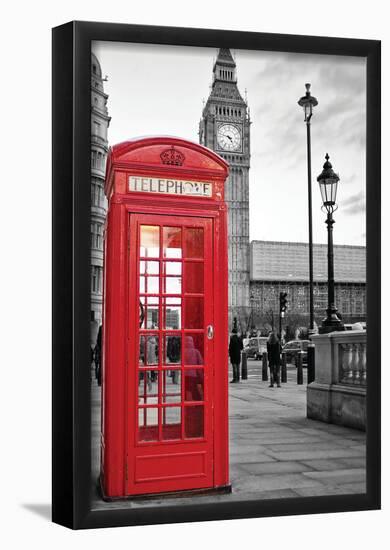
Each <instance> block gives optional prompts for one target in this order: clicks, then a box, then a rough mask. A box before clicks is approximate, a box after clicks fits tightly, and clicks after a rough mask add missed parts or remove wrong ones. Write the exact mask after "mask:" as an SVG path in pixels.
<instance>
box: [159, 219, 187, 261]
mask: <svg viewBox="0 0 390 550" xmlns="http://www.w3.org/2000/svg"><path fill="white" fill-rule="evenodd" d="M163 249H164V257H165V258H181V257H182V244H181V228H180V227H164V228H163Z"/></svg>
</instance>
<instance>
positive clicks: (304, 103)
mask: <svg viewBox="0 0 390 550" xmlns="http://www.w3.org/2000/svg"><path fill="white" fill-rule="evenodd" d="M305 86H306V94H305V95H304V96H303V97H301V99H300V100H299V101H298V105H300V106H301V107H303V111H304V113H305V122H306V130H307V189H308V206H309V306H310V329H311V330H314V305H313V222H312V206H311V141H310V121H311V117H312V116H313V107H315V106H316V105H318V101H317V99H316V98H315V97H313V96H312V95H311V94H310V86H311V84H305Z"/></svg>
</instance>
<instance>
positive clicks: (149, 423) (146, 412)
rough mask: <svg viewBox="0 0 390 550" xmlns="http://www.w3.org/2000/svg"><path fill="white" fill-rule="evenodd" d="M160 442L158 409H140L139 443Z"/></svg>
mask: <svg viewBox="0 0 390 550" xmlns="http://www.w3.org/2000/svg"><path fill="white" fill-rule="evenodd" d="M157 440H158V408H157V407H150V408H149V407H148V408H147V409H145V408H142V409H141V408H140V409H138V441H157Z"/></svg>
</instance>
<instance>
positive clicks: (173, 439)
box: [126, 214, 214, 494]
mask: <svg viewBox="0 0 390 550" xmlns="http://www.w3.org/2000/svg"><path fill="white" fill-rule="evenodd" d="M212 225H213V220H212V219H211V218H209V219H208V218H201V217H192V216H188V217H187V216H183V217H181V216H170V215H152V214H129V250H128V266H129V293H128V319H129V323H128V329H129V330H128V339H127V342H128V344H127V395H128V398H127V401H128V430H127V433H128V436H127V446H128V447H127V461H128V463H127V464H126V484H127V487H126V492H127V494H147V493H159V492H166V491H177V490H185V489H197V488H205V487H212V486H213V448H214V441H213V425H212V424H213V396H214V391H213V376H214V345H213V344H214V341H213V337H214V328H213V327H214V319H213V315H214V308H213V276H212V257H213V227H212Z"/></svg>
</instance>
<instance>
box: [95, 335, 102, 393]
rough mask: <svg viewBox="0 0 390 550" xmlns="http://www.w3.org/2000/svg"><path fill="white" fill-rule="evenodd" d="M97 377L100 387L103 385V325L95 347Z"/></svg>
mask: <svg viewBox="0 0 390 550" xmlns="http://www.w3.org/2000/svg"><path fill="white" fill-rule="evenodd" d="M94 354H95V376H96V380H97V383H98V385H99V386H100V385H101V383H102V325H100V327H99V331H98V335H97V338H96V346H95V353H94Z"/></svg>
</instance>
